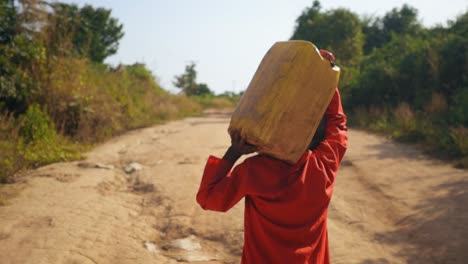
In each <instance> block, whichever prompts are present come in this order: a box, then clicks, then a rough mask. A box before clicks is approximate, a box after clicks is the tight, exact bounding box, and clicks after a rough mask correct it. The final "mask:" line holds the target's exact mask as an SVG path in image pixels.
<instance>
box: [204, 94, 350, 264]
mask: <svg viewBox="0 0 468 264" xmlns="http://www.w3.org/2000/svg"><path fill="white" fill-rule="evenodd" d="M324 117H325V120H326V125H325V133H324V134H325V135H324V138H323V140H321V141H320V136H318V134H317V133H316V136H314V138H315V140H316V139H317V138H319V141H320V142H319V143H318V142H317V141H315V142H314V140H313V141H312V143H311V145H310V146H311V148H312V150H311V149H309V150H307V151H306V152H305V153H304V154H303V155H302V157H301V158H300V160H299V161H298V162H297V163H296V164H294V165H290V164H288V163H286V162H283V161H281V160H277V159H274V158H272V157H269V156H266V155H263V154H259V155H256V156H253V157H250V158H248V159H246V160H245V161H244V162H243V163H241V164H239V165H237V166H236V167H235V168H234V169H233V170H232V171H231V169H232V167H233V166H234V163H235V162H236V161H237V160H238V159H239V158H240V157H241V156H242V155H244V154H249V153H252V152H254V151H255V150H256V149H255V146H252V145H249V144H247V143H246V142H245V141H244V140H243V139H242V138H241V137H240V136H239V133H233V136H232V143H231V146H230V147H229V148H228V150H227V151H226V154H225V155H224V156H223V158H222V159H219V158H217V157H214V156H210V157H209V158H208V161H207V163H206V166H205V170H204V173H203V177H202V180H201V183H200V188H199V190H198V193H197V202H198V203H199V204H200V206H201V207H202V208H203V209H205V210H213V211H220V212H225V211H227V210H229V209H230V208H232V207H233V206H234V205H235V204H236V203H237V202H239V201H240V200H241V199H242V198H245V212H244V214H245V217H244V247H243V253H242V263H254V264H258V263H268V264H272V263H281V264H290V263H313V264H321V263H330V257H329V251H328V233H327V213H328V205H329V203H330V199H331V196H332V192H333V186H334V182H335V178H336V175H337V172H338V168H339V165H340V162H341V160H342V158H343V155H344V153H345V151H346V148H347V127H346V116H345V114H344V113H343V107H342V105H341V99H340V94H339V91H338V88H337V89H336V90H335V94H334V96H333V98H332V100H331V102H330V104H329V105H328V108H327V110H326V112H325V115H324ZM317 143H318V144H317Z"/></svg>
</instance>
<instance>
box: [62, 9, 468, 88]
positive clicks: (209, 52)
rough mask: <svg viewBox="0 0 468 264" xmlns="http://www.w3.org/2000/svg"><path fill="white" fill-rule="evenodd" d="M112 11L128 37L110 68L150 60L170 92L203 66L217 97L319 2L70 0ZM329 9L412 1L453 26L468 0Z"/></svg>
mask: <svg viewBox="0 0 468 264" xmlns="http://www.w3.org/2000/svg"><path fill="white" fill-rule="evenodd" d="M64 2H68V3H77V4H79V5H80V6H82V5H83V4H85V3H89V4H91V5H93V6H95V7H106V8H110V9H112V15H113V16H114V17H116V18H118V19H119V21H120V22H121V23H123V25H124V31H125V36H124V37H123V39H122V40H121V41H120V48H119V51H118V53H117V54H116V55H114V56H112V57H110V58H108V59H107V61H106V62H108V63H110V64H113V65H115V64H118V63H125V64H132V63H135V62H143V63H145V64H146V65H147V66H148V67H149V69H150V70H151V71H152V72H153V74H154V75H155V76H156V77H157V79H158V81H159V83H160V84H161V85H162V86H163V88H165V89H167V90H170V91H174V92H176V91H177V89H176V88H175V87H174V86H173V84H172V81H173V80H174V76H175V75H179V74H181V73H183V72H184V70H185V65H187V64H188V63H189V62H191V61H194V62H195V63H196V64H197V67H196V70H197V72H198V79H197V81H198V82H202V83H206V84H208V86H209V87H210V89H211V90H213V91H215V92H216V93H221V92H223V91H235V92H239V91H242V90H244V89H245V88H246V87H247V86H248V84H249V82H250V79H251V78H252V76H253V74H254V73H255V70H256V69H257V66H258V64H259V63H260V60H261V59H262V58H263V56H264V55H265V53H266V51H267V50H268V49H269V48H270V46H271V45H273V43H275V42H276V41H281V40H287V39H289V38H290V37H291V35H292V32H293V30H294V26H295V20H296V18H297V17H298V16H299V15H300V14H301V12H302V11H303V10H304V8H305V7H309V6H311V5H312V2H313V0H236V1H227V0H226V1H221V0H166V1H162V0H134V1H128V0H65V1H64ZM321 3H322V7H323V9H324V10H328V9H333V8H337V7H345V8H348V9H350V10H352V11H354V12H356V13H357V14H360V15H364V14H366V15H378V16H381V15H383V14H385V13H386V12H387V11H390V10H391V9H392V8H393V7H398V8H399V7H401V6H402V5H403V4H404V3H407V4H409V5H410V6H412V7H415V8H416V9H418V11H419V18H420V20H421V22H422V23H423V24H424V25H426V26H433V25H436V24H439V23H440V24H445V23H446V22H447V20H449V19H454V18H455V17H456V16H457V15H460V14H462V13H463V12H465V11H466V10H467V8H468V0H448V1H447V2H445V1H440V0H438V1H436V0H406V1H404V0H386V1H369V0H347V1H346V0H341V1H339V0H327V1H325V0H322V1H321Z"/></svg>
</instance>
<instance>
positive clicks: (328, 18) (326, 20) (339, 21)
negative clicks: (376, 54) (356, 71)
mask: <svg viewBox="0 0 468 264" xmlns="http://www.w3.org/2000/svg"><path fill="white" fill-rule="evenodd" d="M291 39H302V40H308V41H311V42H313V43H314V44H315V45H316V46H317V47H318V48H321V49H327V50H330V51H331V52H333V53H335V54H338V56H337V61H338V62H339V63H340V64H344V65H348V66H349V65H351V64H353V61H354V60H355V59H356V58H358V57H359V56H361V55H362V46H363V40H364V39H363V35H362V30H361V22H360V20H359V17H358V16H357V15H356V14H355V13H353V12H351V11H349V10H347V9H343V8H338V9H333V10H329V11H326V12H321V6H320V2H319V1H314V3H313V5H312V7H309V8H306V9H305V10H304V11H303V12H302V14H301V15H300V16H299V18H298V19H297V20H296V28H295V30H294V33H293V35H292V37H291Z"/></svg>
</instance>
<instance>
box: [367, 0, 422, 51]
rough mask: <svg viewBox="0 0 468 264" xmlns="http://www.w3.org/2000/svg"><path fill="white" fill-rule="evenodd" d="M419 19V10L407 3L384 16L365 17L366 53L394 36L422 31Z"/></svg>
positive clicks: (379, 46)
mask: <svg viewBox="0 0 468 264" xmlns="http://www.w3.org/2000/svg"><path fill="white" fill-rule="evenodd" d="M422 29H423V27H422V25H421V24H420V23H419V21H418V10H417V9H415V8H413V7H411V6H409V5H407V4H405V5H403V6H402V7H401V8H399V9H398V8H393V9H392V10H391V11H390V12H387V13H386V14H385V15H384V16H383V17H376V18H374V17H371V18H364V19H363V33H364V35H365V39H366V41H365V44H364V53H365V54H368V53H370V52H371V51H372V50H373V49H375V48H381V47H382V46H383V45H385V44H386V43H388V42H389V41H390V40H391V39H392V36H393V35H395V36H403V35H413V36H414V35H418V34H419V33H421V32H422Z"/></svg>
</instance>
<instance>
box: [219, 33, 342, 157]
mask: <svg viewBox="0 0 468 264" xmlns="http://www.w3.org/2000/svg"><path fill="white" fill-rule="evenodd" d="M339 76H340V69H339V67H337V66H335V65H332V64H331V63H330V61H329V60H328V59H326V58H323V57H322V56H321V55H320V52H319V50H318V49H317V48H316V47H315V45H314V44H312V43H310V42H308V41H296V40H295V41H282V42H277V43H275V44H274V45H273V46H272V47H271V48H270V50H269V51H268V52H267V53H266V55H265V56H264V58H263V60H262V61H261V63H260V65H259V66H258V69H257V71H256V72H255V75H254V76H253V78H252V80H251V82H250V84H249V86H248V88H247V90H246V91H245V93H244V95H243V96H242V98H241V100H240V101H239V104H238V105H237V107H236V109H235V111H234V113H233V114H232V117H231V122H230V125H229V129H228V132H229V133H230V134H231V135H232V132H233V131H234V130H238V131H240V135H241V136H242V137H243V138H244V139H245V140H246V141H247V142H248V143H250V144H253V145H256V146H257V147H259V153H264V154H267V155H269V156H272V157H275V158H277V159H280V160H283V161H286V162H288V163H291V164H294V163H296V162H297V161H298V160H299V158H300V157H301V156H302V154H303V153H304V152H305V151H306V150H307V147H308V145H309V143H310V141H311V140H312V137H313V135H314V133H315V131H316V129H317V127H318V125H319V123H320V120H321V118H322V116H323V114H324V113H325V110H326V108H327V106H328V104H329V102H330V100H331V98H332V96H333V94H334V91H335V87H337V85H338V80H339Z"/></svg>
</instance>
